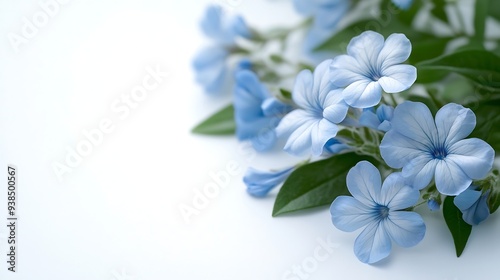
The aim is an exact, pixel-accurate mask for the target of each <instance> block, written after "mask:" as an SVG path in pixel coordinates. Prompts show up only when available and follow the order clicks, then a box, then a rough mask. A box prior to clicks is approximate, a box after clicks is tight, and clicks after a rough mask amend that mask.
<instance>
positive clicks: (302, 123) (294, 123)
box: [276, 110, 321, 156]
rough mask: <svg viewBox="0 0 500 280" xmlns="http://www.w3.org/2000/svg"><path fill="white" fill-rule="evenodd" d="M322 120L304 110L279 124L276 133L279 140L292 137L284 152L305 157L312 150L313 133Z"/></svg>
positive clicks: (294, 112) (292, 114)
mask: <svg viewBox="0 0 500 280" xmlns="http://www.w3.org/2000/svg"><path fill="white" fill-rule="evenodd" d="M320 120H321V119H318V118H317V117H316V116H314V115H312V114H310V113H309V112H307V111H304V110H294V111H292V112H290V113H289V114H287V115H286V116H285V117H284V118H283V119H282V120H281V122H280V123H279V125H278V127H277V128H276V132H277V135H278V137H279V138H281V137H283V136H285V135H288V134H289V135H290V136H289V137H288V140H287V142H286V144H285V147H284V150H285V151H287V152H288V153H290V154H292V155H297V156H300V155H304V154H306V152H307V151H310V150H311V146H312V138H311V131H312V129H313V127H315V126H316V127H317V126H318V123H319V122H320Z"/></svg>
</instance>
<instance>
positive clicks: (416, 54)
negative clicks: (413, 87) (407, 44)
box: [409, 38, 451, 64]
mask: <svg viewBox="0 0 500 280" xmlns="http://www.w3.org/2000/svg"><path fill="white" fill-rule="evenodd" d="M450 40H451V38H429V39H421V40H417V41H415V42H412V51H411V55H410V59H409V60H410V63H412V64H415V63H418V62H421V61H424V60H429V59H433V58H436V57H438V56H440V55H442V54H443V53H444V50H445V49H446V46H447V45H448V43H449V42H450Z"/></svg>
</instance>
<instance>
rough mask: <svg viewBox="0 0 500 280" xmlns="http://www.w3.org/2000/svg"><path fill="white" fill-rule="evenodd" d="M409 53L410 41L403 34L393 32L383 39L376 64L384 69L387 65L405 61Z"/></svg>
mask: <svg viewBox="0 0 500 280" xmlns="http://www.w3.org/2000/svg"><path fill="white" fill-rule="evenodd" d="M410 53H411V42H410V40H408V38H406V36H405V35H404V34H400V33H394V34H391V35H390V36H389V37H387V39H386V40H385V43H384V47H383V48H382V50H381V51H380V54H379V56H378V60H377V65H379V68H380V69H382V71H384V70H385V69H386V68H387V67H390V66H393V65H396V64H400V63H403V62H405V61H406V60H407V59H408V57H410Z"/></svg>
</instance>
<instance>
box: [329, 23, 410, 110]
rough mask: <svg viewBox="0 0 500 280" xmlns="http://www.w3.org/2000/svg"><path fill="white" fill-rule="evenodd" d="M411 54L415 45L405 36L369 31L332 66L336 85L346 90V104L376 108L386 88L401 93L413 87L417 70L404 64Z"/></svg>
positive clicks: (352, 43)
mask: <svg viewBox="0 0 500 280" xmlns="http://www.w3.org/2000/svg"><path fill="white" fill-rule="evenodd" d="M410 53H411V43H410V40H408V38H406V36H405V35H403V34H392V35H390V36H389V37H388V38H387V40H385V42H384V37H383V36H382V35H380V34H379V33H376V32H373V31H365V32H363V33H361V35H359V36H356V37H354V38H353V39H352V40H351V42H350V43H349V45H348V46H347V55H340V56H337V57H336V58H335V59H334V60H333V63H332V65H331V70H332V71H331V79H332V83H333V84H334V85H336V86H338V87H343V88H344V87H345V89H344V90H343V92H342V95H343V97H344V100H345V102H347V104H349V105H351V106H352V107H356V108H369V107H373V106H376V105H377V104H378V103H379V102H380V100H381V98H382V89H383V90H384V91H385V92H387V93H398V92H401V91H404V90H407V89H408V88H410V87H411V86H412V85H413V83H414V82H415V80H416V79H417V69H416V68H415V67H413V66H411V65H404V64H401V63H403V62H404V61H406V60H407V59H408V57H409V56H410Z"/></svg>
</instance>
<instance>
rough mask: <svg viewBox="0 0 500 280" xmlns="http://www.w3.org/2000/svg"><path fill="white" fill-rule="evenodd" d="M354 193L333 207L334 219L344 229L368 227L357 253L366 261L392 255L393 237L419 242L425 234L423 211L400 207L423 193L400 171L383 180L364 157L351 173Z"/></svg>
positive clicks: (404, 244)
mask: <svg viewBox="0 0 500 280" xmlns="http://www.w3.org/2000/svg"><path fill="white" fill-rule="evenodd" d="M346 182H347V188H348V189H349V192H350V193H351V195H352V197H351V196H339V197H337V198H336V199H335V200H334V201H333V203H332V205H331V207H330V212H331V215H332V222H333V224H334V225H335V227H337V228H338V229H340V230H342V231H347V232H352V231H355V230H357V229H359V228H361V227H365V228H364V230H363V231H362V232H361V234H360V235H359V236H358V238H356V241H355V242H354V253H355V254H356V257H358V259H359V260H360V261H362V262H364V263H375V262H378V261H380V260H382V259H384V258H386V257H387V256H389V254H390V252H391V248H392V241H394V242H395V243H396V244H398V245H399V246H402V247H412V246H415V245H417V244H418V243H419V242H420V241H421V240H422V239H423V238H424V235H425V224H424V221H423V220H422V217H420V215H419V214H417V213H415V212H410V211H400V210H403V209H406V208H408V207H411V206H413V205H415V204H416V203H417V201H418V199H419V197H420V193H419V192H418V191H417V190H416V189H414V188H412V187H410V186H408V185H405V182H404V178H403V177H402V176H401V174H400V173H393V174H391V175H389V177H387V178H386V179H385V181H384V183H383V184H382V183H381V177H380V173H379V171H378V170H377V168H375V166H373V164H371V163H369V162H367V161H361V162H359V163H358V164H356V166H354V167H353V168H352V169H351V170H349V173H348V174H347V181H346Z"/></svg>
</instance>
